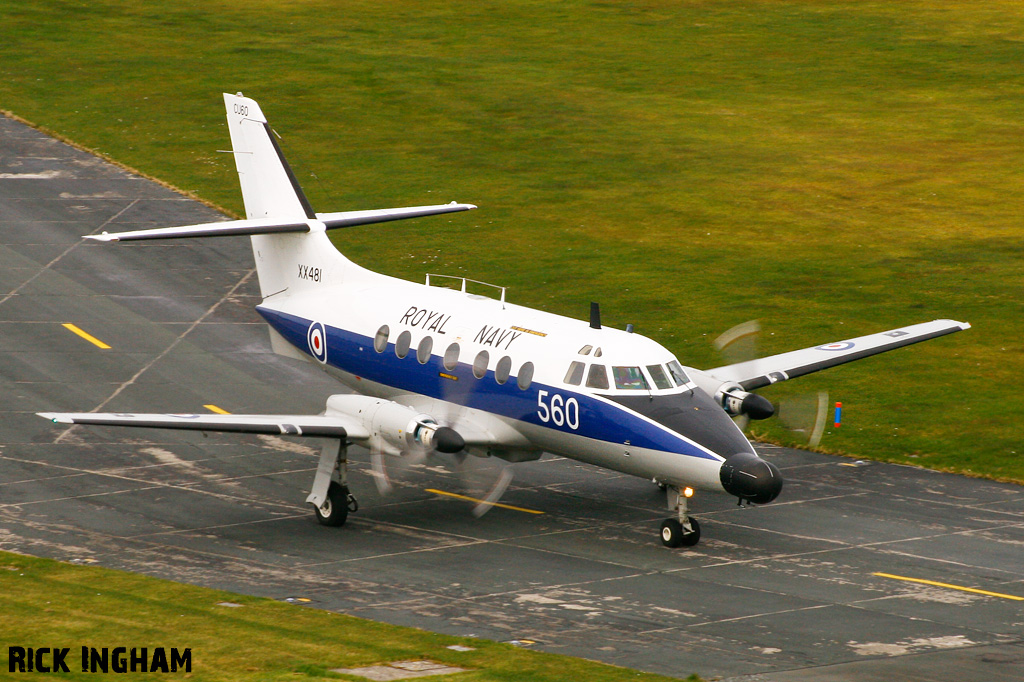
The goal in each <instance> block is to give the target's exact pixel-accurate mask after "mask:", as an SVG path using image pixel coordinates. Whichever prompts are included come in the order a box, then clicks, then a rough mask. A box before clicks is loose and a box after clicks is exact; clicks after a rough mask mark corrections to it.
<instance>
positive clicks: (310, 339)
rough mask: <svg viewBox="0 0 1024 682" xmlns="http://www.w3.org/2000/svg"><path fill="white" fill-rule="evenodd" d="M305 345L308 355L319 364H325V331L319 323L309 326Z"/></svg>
mask: <svg viewBox="0 0 1024 682" xmlns="http://www.w3.org/2000/svg"><path fill="white" fill-rule="evenodd" d="M306 344H307V345H308V346H309V354H310V355H312V356H313V357H314V358H316V359H317V360H319V361H320V362H322V363H324V364H326V363H327V331H326V330H325V329H324V326H323V325H322V324H320V323H319V322H314V323H312V324H311V325H309V330H308V331H307V332H306Z"/></svg>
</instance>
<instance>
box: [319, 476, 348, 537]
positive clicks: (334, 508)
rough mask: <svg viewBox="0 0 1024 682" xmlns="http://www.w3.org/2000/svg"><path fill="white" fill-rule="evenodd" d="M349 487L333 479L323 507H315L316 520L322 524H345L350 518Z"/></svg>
mask: <svg viewBox="0 0 1024 682" xmlns="http://www.w3.org/2000/svg"><path fill="white" fill-rule="evenodd" d="M348 497H349V495H348V488H347V487H345V486H343V485H341V484H340V483H338V482H337V481H331V485H330V487H329V488H327V499H326V500H325V501H324V504H323V506H322V507H314V511H315V512H316V520H317V521H319V522H320V525H322V526H343V525H345V521H347V520H348Z"/></svg>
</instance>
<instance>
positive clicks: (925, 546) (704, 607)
mask: <svg viewBox="0 0 1024 682" xmlns="http://www.w3.org/2000/svg"><path fill="white" fill-rule="evenodd" d="M334 208H336V209H339V207H334ZM353 208H359V207H353ZM339 210H340V209H339ZM217 219H219V216H218V214H217V213H216V212H215V211H213V210H211V209H209V208H207V207H205V206H203V205H201V204H198V203H196V202H193V201H189V200H187V199H185V198H183V197H181V196H179V195H177V194H175V193H173V192H171V191H169V190H167V189H165V188H163V187H161V186H159V185H157V184H154V183H152V182H149V181H146V180H143V179H140V178H138V177H136V176H133V175H131V174H129V173H127V172H125V171H123V170H121V169H119V168H116V167H113V166H111V165H109V164H106V163H104V162H102V161H99V160H98V159H96V158H94V157H92V156H90V155H89V154H86V153H84V152H81V151H78V150H75V149H72V148H70V147H68V146H66V145H63V144H61V143H59V142H56V141H54V140H52V139H50V138H48V137H46V136H44V135H42V134H40V133H38V132H36V131H34V130H32V129H30V128H27V127H25V126H23V125H21V124H19V123H17V122H15V121H12V120H10V119H6V118H2V117H0V389H2V390H0V549H4V550H10V551H17V552H24V553H28V554H33V555H37V556H47V557H54V558H58V559H62V560H68V561H76V562H83V563H95V564H99V565H104V566H109V567H112V568H118V569H124V570H130V571H136V572H140V573H146V574H150V575H155V576H160V577H164V578H170V579H173V580H179V581H184V582H189V583H195V584H202V585H208V586H213V587H218V588H225V589H229V590H233V591H236V592H242V593H246V594H255V595H263V596H268V597H272V598H275V599H293V600H300V599H301V600H308V601H301V602H297V603H302V604H307V605H309V606H312V607H316V608H323V609H330V610H336V611H343V612H345V613H350V614H353V615H358V616H364V617H367V618H372V619H375V620H381V621H387V622H391V623H396V624H401V625H413V626H417V627H421V628H425V629H429V630H434V631H438V632H444V633H450V634H456V635H475V636H479V637H486V638H489V639H496V640H501V641H516V642H518V643H520V644H521V645H524V646H530V647H533V648H538V649H543V650H547V651H552V652H559V653H565V654H570V655H574V656H582V657H585V658H591V659H596V660H602V661H607V662H610V663H614V664H617V665H622V666H627V667H630V668H638V669H642V670H648V671H654V672H660V673H665V674H668V675H674V676H679V677H685V676H687V675H689V674H690V673H693V672H697V673H699V674H701V675H703V676H705V677H706V678H728V679H737V680H748V681H753V680H775V681H778V682H783V681H790V680H794V681H795V680H811V679H815V680H818V679H829V680H875V679H900V680H929V681H932V680H957V681H958V682H967V681H971V680H985V681H986V682H989V681H992V680H1007V681H1009V680H1019V679H1022V678H1024V561H1022V558H1024V488H1021V487H1019V486H1014V485H1006V484H999V483H992V482H987V481H980V480H974V479H969V478H964V477H959V476H951V475H945V474H938V473H934V472H930V471H926V470H921V469H914V468H909V467H899V466H889V465H882V464H872V463H866V462H864V463H858V462H854V461H852V460H847V459H840V458H833V457H827V456H823V455H817V454H811V453H807V452H801V451H795V450H786V449H781V448H772V447H762V448H759V449H760V451H761V454H762V456H763V457H765V458H768V459H770V460H771V461H773V462H774V463H775V464H776V465H778V466H779V467H780V469H781V470H782V472H783V474H784V476H785V478H786V481H787V483H786V488H785V490H784V491H783V495H782V497H781V498H780V500H779V501H777V502H775V503H773V504H771V505H767V506H764V507H759V508H739V507H737V506H736V505H735V503H734V501H732V500H730V499H728V498H725V497H716V496H713V495H703V496H699V497H698V498H697V499H696V500H695V501H694V505H693V506H694V512H695V516H696V517H697V518H699V520H700V521H701V524H702V527H703V534H704V539H703V540H702V541H701V543H700V544H699V545H698V546H697V547H696V548H693V549H689V550H669V549H666V548H664V547H662V546H661V544H660V543H659V542H658V540H657V537H656V532H657V529H658V525H659V523H660V520H661V519H662V518H663V517H664V516H666V513H665V512H664V511H663V510H662V507H663V505H664V495H663V493H661V492H659V491H658V489H657V487H656V486H654V485H652V484H650V483H649V482H647V481H642V480H638V479H633V478H629V477H624V476H621V475H619V474H615V473H613V472H608V471H603V470H598V469H595V468H593V467H589V466H584V465H580V464H577V463H575V462H572V461H569V460H565V459H560V458H550V457H549V458H545V459H542V460H540V461H538V462H532V463H525V464H521V465H516V469H515V473H516V478H515V480H514V482H513V484H512V487H511V488H510V489H509V491H508V492H507V494H506V495H505V497H504V499H503V502H506V503H508V504H509V505H511V506H513V507H516V509H512V508H497V509H494V510H492V511H491V512H490V513H489V514H487V515H486V516H484V517H483V518H482V519H479V520H477V519H474V518H473V517H472V516H471V515H470V514H469V505H468V504H467V503H465V502H463V501H461V500H459V499H457V498H453V497H450V496H446V495H439V494H437V493H434V492H428V489H429V490H440V491H446V492H454V493H458V492H460V482H459V479H458V477H456V476H454V475H452V474H451V473H450V472H449V471H448V470H447V469H446V468H444V467H443V466H441V465H440V463H439V462H438V463H434V462H428V463H427V464H426V465H424V466H420V467H417V468H414V469H410V470H409V472H408V476H406V477H404V478H403V480H402V481H401V483H400V485H399V486H398V489H397V491H396V493H395V494H394V495H392V496H389V497H387V498H381V497H380V496H379V495H378V494H377V493H376V490H375V487H374V485H373V483H372V481H371V478H370V472H369V467H368V465H367V455H366V453H365V452H364V451H360V450H355V451H354V452H353V453H352V457H353V459H354V464H353V466H352V469H353V471H352V474H351V475H352V481H353V482H352V485H353V490H354V492H355V493H356V495H357V496H358V497H359V499H360V503H361V508H360V510H359V512H358V513H356V514H354V515H352V516H350V520H349V523H348V524H347V525H346V526H345V527H344V528H341V529H332V528H324V527H321V526H319V525H318V524H317V523H316V521H315V520H314V518H313V515H312V513H311V512H310V510H309V509H308V508H306V507H305V506H304V505H303V500H304V499H305V496H306V494H307V492H308V488H309V486H310V484H311V482H312V478H313V472H314V470H315V467H316V457H317V453H318V450H317V444H316V443H313V442H305V441H301V440H286V439H282V438H255V437H231V436H222V435H210V436H209V437H203V436H202V435H199V434H190V433H175V432H161V431H150V430H146V431H134V430H116V429H91V430H89V429H84V428H81V427H72V428H70V429H69V428H66V427H57V426H55V425H53V424H50V423H49V422H46V421H44V420H42V419H40V418H38V417H36V416H34V413H35V412H39V411H88V410H93V409H99V410H103V411H119V410H120V411H152V412H201V411H206V410H216V409H223V410H227V411H230V412H236V413H241V412H282V413H286V412H287V413H296V412H311V413H313V412H319V411H320V410H321V409H322V408H323V404H324V401H325V400H326V398H327V396H328V395H330V394H331V393H333V392H337V391H338V386H337V385H336V384H334V383H333V382H332V381H330V380H328V379H327V378H326V377H325V376H323V375H321V374H320V373H319V372H317V371H316V369H315V368H313V367H311V366H307V365H303V364H301V363H297V362H293V361H290V360H286V359H283V358H280V357H278V356H275V355H273V354H272V353H271V351H270V348H269V343H268V340H267V336H266V330H265V327H264V325H263V323H262V321H261V320H260V319H259V317H258V316H257V315H256V313H255V312H253V310H252V306H253V305H254V304H255V303H256V302H258V288H257V285H256V280H255V274H254V272H253V270H252V255H251V251H250V250H249V245H248V242H247V240H245V239H244V238H243V239H230V238H229V239H210V240H202V241H197V240H189V241H180V242H164V243H157V244H143V245H136V244H123V245H102V244H91V243H83V242H82V240H81V239H80V236H81V235H82V234H87V233H90V232H97V231H103V230H109V231H117V230H128V229H140V228H143V227H160V226H168V225H178V224H189V223H197V222H206V221H211V220H217ZM428 220H429V219H428ZM366 229H384V230H386V229H387V228H386V227H373V228H366ZM382 248H386V247H382ZM66 325H71V326H70V327H69V326H66ZM102 346H108V347H107V348H104V347H102ZM530 512H540V513H530ZM296 608H303V607H301V606H296Z"/></svg>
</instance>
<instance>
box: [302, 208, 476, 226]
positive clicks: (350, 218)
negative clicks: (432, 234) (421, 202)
mask: <svg viewBox="0 0 1024 682" xmlns="http://www.w3.org/2000/svg"><path fill="white" fill-rule="evenodd" d="M474 208H476V206H474V205H473V204H457V203H455V202H454V201H453V202H452V203H450V204H439V205H437V206H411V207H409V208H382V209H376V210H372V211H344V212H342V213H317V214H316V217H317V219H318V220H320V222H322V223H323V224H324V225H326V226H327V229H328V230H334V229H337V228H341V227H354V226H356V225H370V224H372V223H387V222H390V221H392V220H406V219H407V218H423V217H425V216H430V215H440V214H442V213H458V212H459V211H469V210H472V209H474Z"/></svg>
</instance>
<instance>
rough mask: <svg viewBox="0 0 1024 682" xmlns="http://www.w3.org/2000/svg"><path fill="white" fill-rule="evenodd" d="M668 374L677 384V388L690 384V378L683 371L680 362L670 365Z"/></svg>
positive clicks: (675, 361) (674, 361)
mask: <svg viewBox="0 0 1024 682" xmlns="http://www.w3.org/2000/svg"><path fill="white" fill-rule="evenodd" d="M668 373H669V374H670V375H671V376H672V381H674V382H676V386H685V385H686V384H688V383H690V377H688V376H686V372H684V371H683V366H682V365H680V364H679V361H678V360H673V361H672V362H670V363H668Z"/></svg>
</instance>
